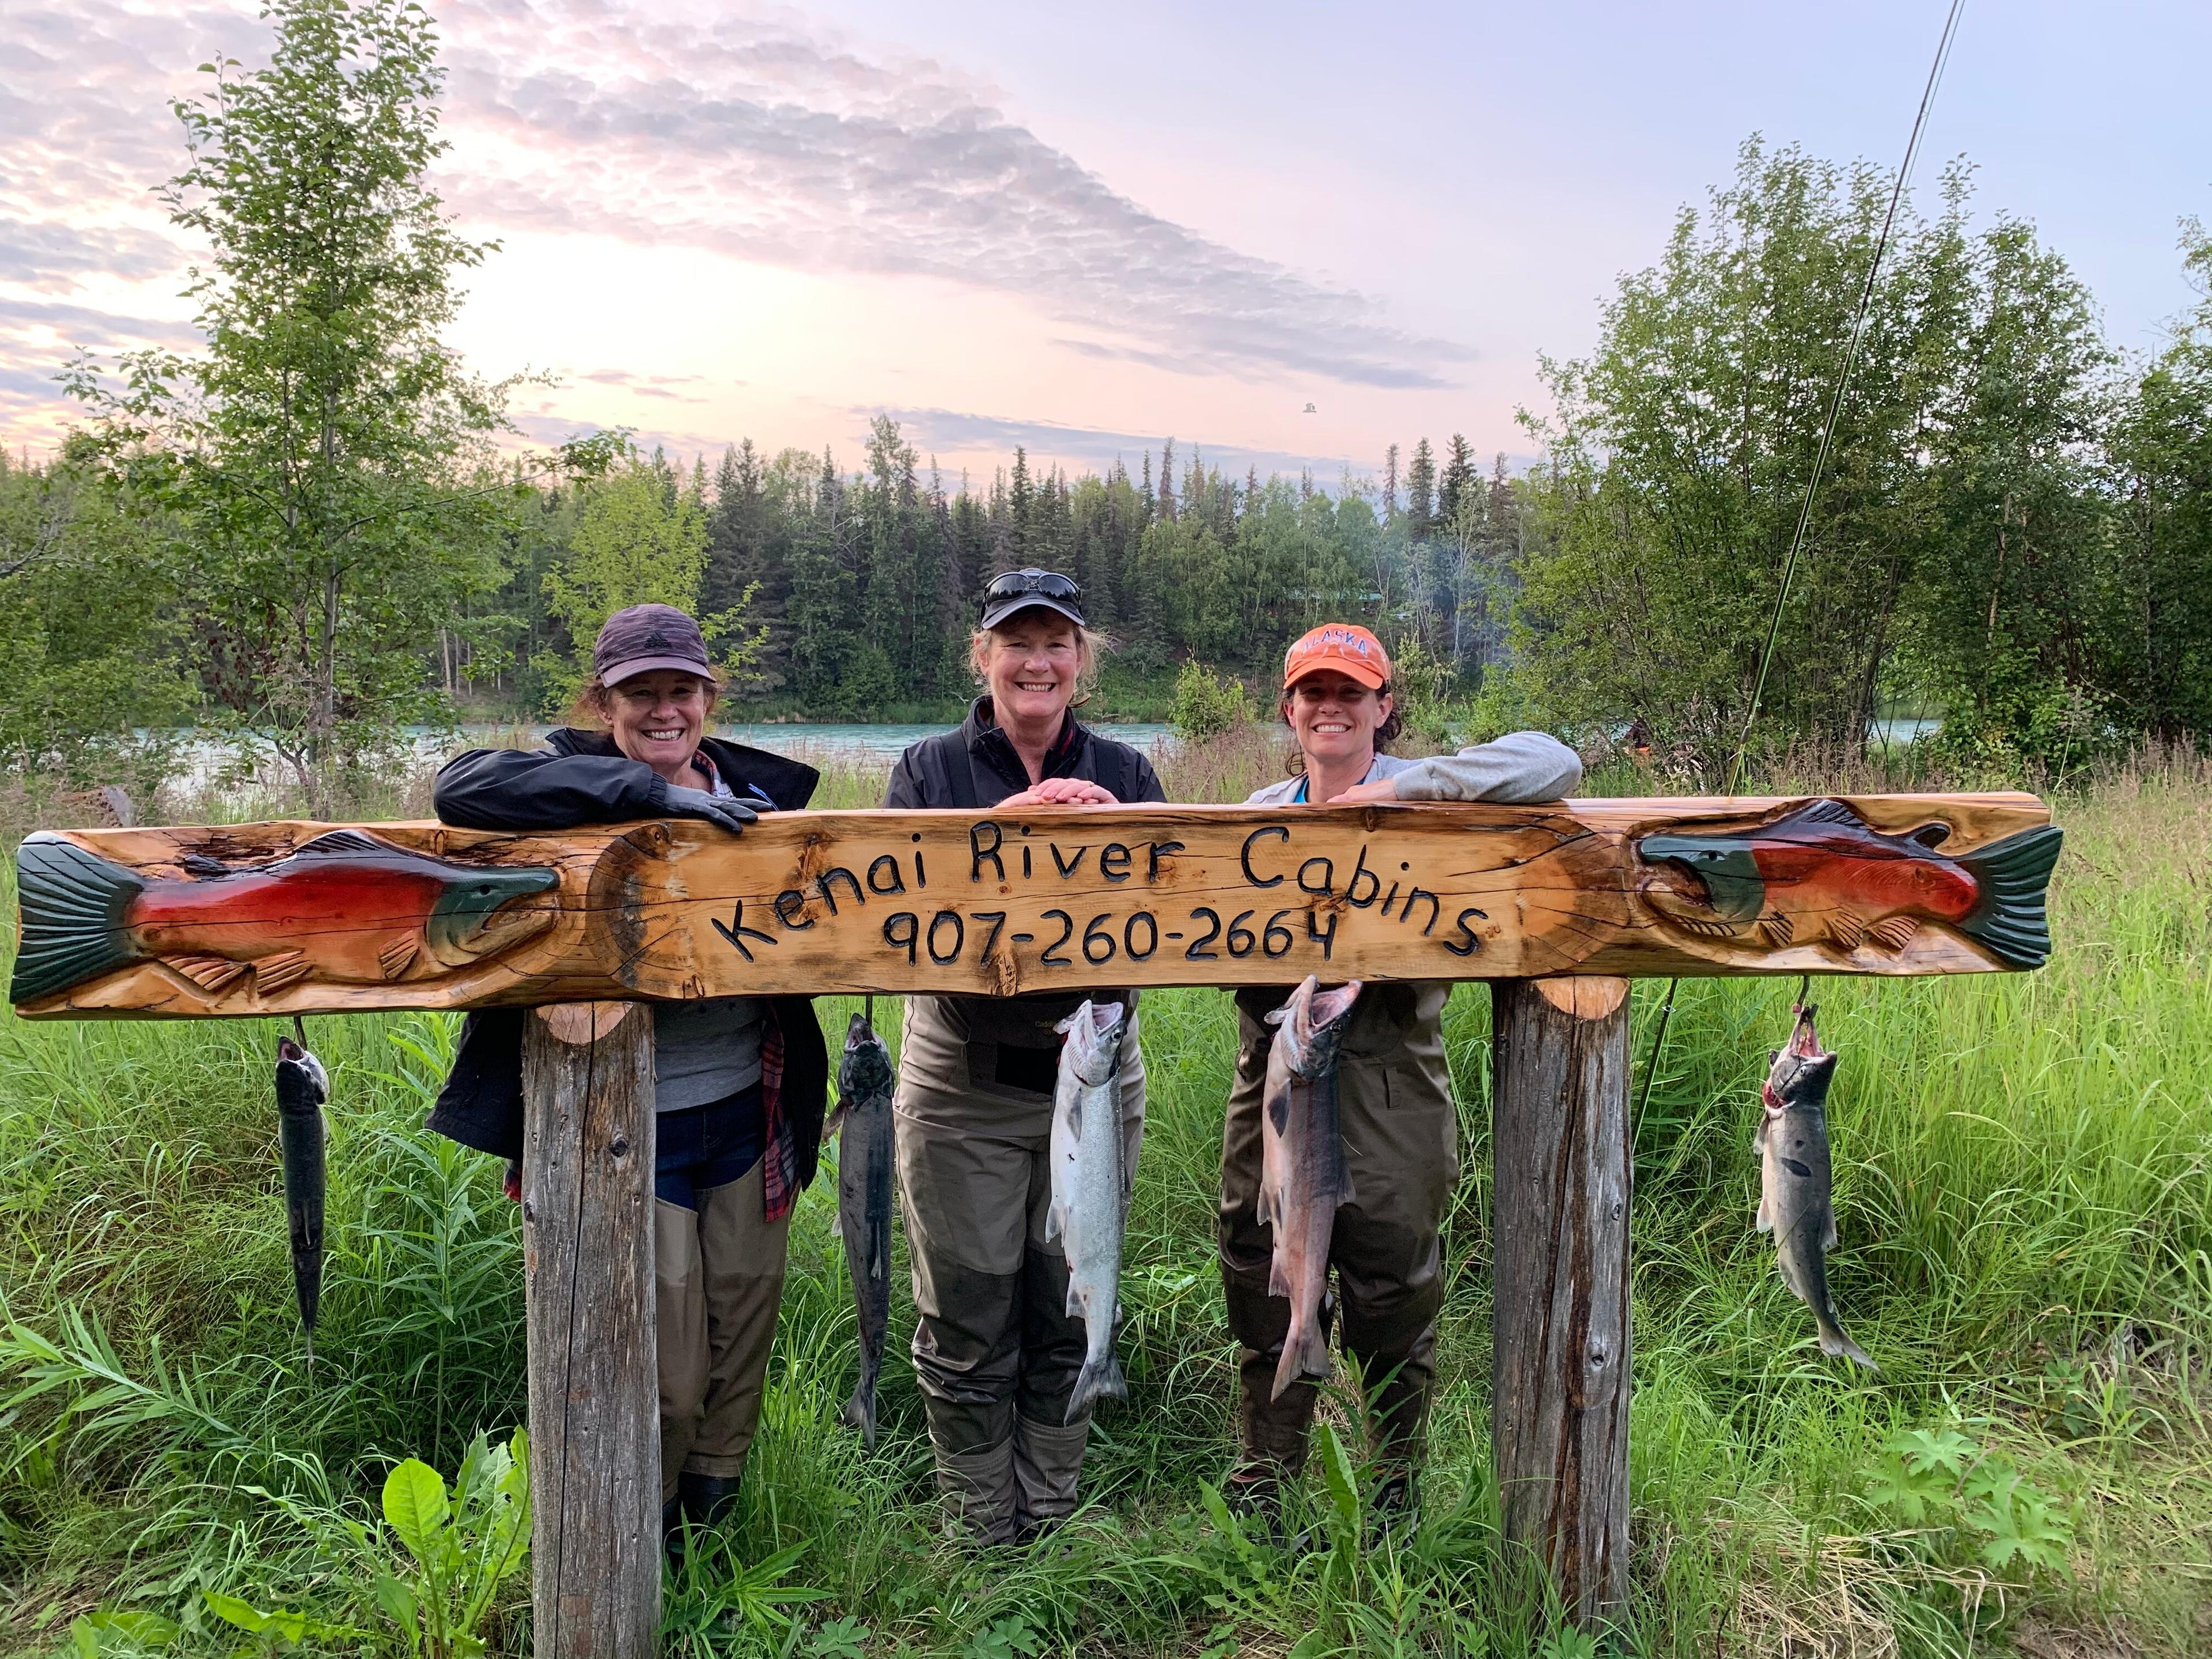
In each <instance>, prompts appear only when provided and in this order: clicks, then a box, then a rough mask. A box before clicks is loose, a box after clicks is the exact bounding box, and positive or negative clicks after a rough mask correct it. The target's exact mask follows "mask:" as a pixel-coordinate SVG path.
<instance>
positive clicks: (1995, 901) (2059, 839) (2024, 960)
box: [1958, 823, 2066, 968]
mask: <svg viewBox="0 0 2212 1659" xmlns="http://www.w3.org/2000/svg"><path fill="white" fill-rule="evenodd" d="M2065 839H2066V833H2065V831H2064V830H2063V829H2060V828H2059V827H2058V826H2057V824H2055V823H2046V824H2044V825H2043V826H2041V827H2040V828H2039V829H2023V830H2021V833H2020V834H2018V835H2016V836H2006V837H2005V838H2004V839H2003V840H2002V841H1993V842H1990V844H1989V845H1988V846H1987V847H1984V848H1979V849H1978V850H1977V851H1974V852H1972V853H1961V854H1959V855H1958V861H1959V864H1960V866H1961V867H1962V868H1964V869H1965V870H1966V872H1968V873H1969V874H1971V875H1972V877H1973V878H1974V880H1975V883H1976V884H1978V887H1979V888H1980V890H1981V898H1980V900H1979V901H1978V902H1977V903H1976V904H1975V906H1974V908H1973V910H1972V913H1971V914H1970V915H1968V916H1967V917H1966V920H1965V921H1962V922H1960V924H1959V931H1960V933H1964V934H1966V936H1967V937H1968V938H1970V939H1976V940H1978V941H1979V942H1980V943H1981V944H1982V945H1984V946H1986V947H1987V948H1988V949H1989V950H1990V951H1992V952H1993V953H1994V954H1996V955H1997V956H1999V957H2002V958H2003V959H2004V960H2005V961H2006V962H2008V963H2010V964H2011V965H2012V966H2013V967H2015V968H2040V967H2042V966H2043V964H2044V963H2045V960H2046V959H2048V958H2049V957H2050V955H2051V922H2050V920H2049V918H2048V917H2047V916H2046V915H2045V911H2044V894H2045V890H2047V889H2048V888H2049V887H2050V885H2051V866H2053V865H2054V864H2056V863H2057V862H2058V849H2059V848H2060V847H2061V846H2062V845H2063V844H2064V842H2065Z"/></svg>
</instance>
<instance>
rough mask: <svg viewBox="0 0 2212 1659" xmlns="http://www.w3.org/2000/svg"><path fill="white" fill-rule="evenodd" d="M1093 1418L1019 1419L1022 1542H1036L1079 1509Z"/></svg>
mask: <svg viewBox="0 0 2212 1659" xmlns="http://www.w3.org/2000/svg"><path fill="white" fill-rule="evenodd" d="M1090 1442H1091V1419H1089V1418H1087V1417H1086V1418H1085V1419H1083V1420H1082V1421H1081V1422H1079V1423H1069V1424H1060V1423H1040V1422H1038V1421H1036V1419H1033V1418H1028V1417H1017V1418H1015V1419H1014V1498H1015V1505H1016V1508H1015V1523H1016V1526H1017V1528H1018V1531H1017V1533H1016V1540H1015V1541H1017V1542H1018V1543H1024V1544H1027V1543H1031V1542H1034V1541H1036V1539H1037V1538H1039V1537H1041V1536H1042V1535H1043V1534H1045V1533H1047V1532H1048V1531H1050V1530H1051V1529H1052V1528H1054V1527H1056V1526H1058V1525H1059V1524H1060V1522H1063V1521H1065V1520H1066V1519H1067V1517H1068V1516H1071V1515H1073V1514H1074V1513H1075V1486H1076V1481H1077V1480H1078V1479H1079V1477H1080V1476H1081V1474H1082V1473H1083V1453H1084V1449H1085V1447H1086V1446H1088V1445H1089V1444H1090Z"/></svg>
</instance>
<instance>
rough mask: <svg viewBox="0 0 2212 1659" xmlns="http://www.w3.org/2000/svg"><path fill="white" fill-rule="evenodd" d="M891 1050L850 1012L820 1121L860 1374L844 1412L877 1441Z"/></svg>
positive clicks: (885, 1304) (864, 1438)
mask: <svg viewBox="0 0 2212 1659" xmlns="http://www.w3.org/2000/svg"><path fill="white" fill-rule="evenodd" d="M892 1081H893V1079H892V1072H891V1055H890V1049H888V1048H884V1040H883V1039H882V1038H881V1037H879V1036H877V1035H876V1033H875V1029H874V1027H872V1026H871V1025H870V1024H868V1018H867V1016H866V1015H865V1014H855V1015H854V1016H853V1023H852V1024H850V1025H848V1026H847V1027H846V1028H845V1057H844V1059H843V1060H842V1061H840V1062H839V1063H838V1066H837V1110H836V1114H835V1115H833V1116H832V1117H831V1119H830V1121H829V1124H828V1125H827V1126H825V1127H824V1130H823V1133H828V1132H829V1129H831V1128H835V1129H836V1131H837V1229H838V1231H840V1232H842V1233H843V1234H844V1236H845V1270H846V1272H847V1273H848V1275H849V1276H850V1277H851V1279H852V1280H853V1303H854V1308H855V1310H857V1311H858V1314H859V1316H860V1386H859V1387H858V1388H856V1389H854V1390H853V1397H852V1399H851V1400H850V1401H848V1402H847V1404H846V1407H845V1413H844V1420H845V1421H846V1422H847V1423H848V1424H850V1425H852V1426H853V1427H854V1428H856V1429H858V1430H860V1440H861V1443H862V1444H864V1445H866V1447H867V1449H869V1450H870V1451H873V1450H874V1449H876V1380H877V1379H878V1377H879V1376H882V1375H883V1370H884V1332H885V1331H886V1330H887V1329H888V1328H890V1314H891V1085H892Z"/></svg>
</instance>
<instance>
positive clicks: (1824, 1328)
mask: <svg viewBox="0 0 2212 1659" xmlns="http://www.w3.org/2000/svg"><path fill="white" fill-rule="evenodd" d="M1813 1325H1814V1329H1816V1330H1818V1331H1819V1332H1820V1352H1822V1353H1824V1354H1826V1355H1827V1356H1828V1357H1829V1358H1831V1359H1834V1358H1848V1359H1856V1360H1857V1361H1858V1363H1859V1364H1862V1365H1863V1366H1865V1367H1866V1368H1867V1369H1868V1370H1870V1371H1880V1370H1881V1366H1879V1365H1877V1364H1875V1363H1874V1361H1873V1360H1871V1359H1869V1358H1867V1352H1866V1350H1865V1349H1864V1348H1862V1347H1861V1346H1859V1345H1858V1344H1857V1343H1856V1342H1854V1341H1852V1340H1851V1339H1850V1334H1849V1333H1847V1332H1846V1331H1845V1330H1844V1328H1843V1327H1842V1326H1841V1325H1839V1324H1838V1323H1837V1322H1836V1321H1835V1320H1834V1319H1833V1318H1826V1319H1823V1318H1820V1317H1819V1316H1815V1317H1814V1321H1813Z"/></svg>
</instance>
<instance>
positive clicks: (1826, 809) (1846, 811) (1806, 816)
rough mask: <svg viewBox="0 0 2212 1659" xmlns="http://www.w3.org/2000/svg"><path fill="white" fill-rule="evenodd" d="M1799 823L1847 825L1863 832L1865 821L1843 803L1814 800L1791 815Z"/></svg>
mask: <svg viewBox="0 0 2212 1659" xmlns="http://www.w3.org/2000/svg"><path fill="white" fill-rule="evenodd" d="M1791 816H1792V817H1795V818H1796V821H1797V822H1798V823H1849V824H1853V825H1856V826H1857V827H1858V828H1859V829H1864V828H1865V827H1866V820H1865V819H1864V818H1863V817H1860V816H1859V815H1858V814H1857V812H1856V811H1853V810H1852V809H1851V807H1850V805H1848V804H1846V803H1845V802H1843V801H1839V800H1833V799H1831V800H1816V801H1814V803H1813V804H1812V805H1810V806H1808V807H1807V808H1806V809H1805V810H1804V811H1802V812H1797V813H1793V814H1792V815H1791Z"/></svg>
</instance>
